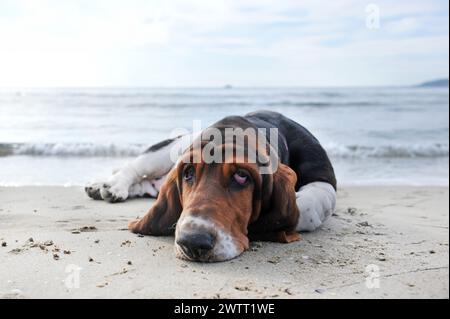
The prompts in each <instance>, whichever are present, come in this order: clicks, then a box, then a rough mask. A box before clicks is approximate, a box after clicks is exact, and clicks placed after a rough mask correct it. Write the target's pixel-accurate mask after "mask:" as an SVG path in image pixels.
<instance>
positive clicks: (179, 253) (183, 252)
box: [175, 243, 219, 262]
mask: <svg viewBox="0 0 450 319" xmlns="http://www.w3.org/2000/svg"><path fill="white" fill-rule="evenodd" d="M175 256H176V257H177V258H179V259H183V260H187V261H194V262H215V261H219V260H216V259H215V258H214V253H213V251H210V252H208V253H206V254H201V255H200V254H199V255H194V254H193V253H192V252H190V251H188V250H187V249H186V248H184V247H183V246H181V245H178V244H177V243H175Z"/></svg>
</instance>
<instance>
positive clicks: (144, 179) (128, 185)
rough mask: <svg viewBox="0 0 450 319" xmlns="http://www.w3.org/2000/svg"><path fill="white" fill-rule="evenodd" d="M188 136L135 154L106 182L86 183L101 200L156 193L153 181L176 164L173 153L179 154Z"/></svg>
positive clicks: (185, 146)
mask: <svg viewBox="0 0 450 319" xmlns="http://www.w3.org/2000/svg"><path fill="white" fill-rule="evenodd" d="M191 139H192V136H190V135H185V136H181V137H179V138H177V139H175V140H174V141H173V142H172V143H170V144H168V145H166V146H164V147H162V148H160V149H159V150H157V151H154V152H147V153H144V154H142V155H140V156H138V157H137V158H136V159H134V160H133V161H131V162H129V163H127V164H126V165H124V166H123V167H122V168H121V169H119V170H117V171H116V172H115V173H114V174H113V175H112V176H110V177H109V178H108V180H107V181H106V182H103V183H93V184H90V185H88V188H89V189H90V190H89V192H93V191H95V190H98V191H99V192H100V194H101V197H102V198H103V199H106V200H109V199H119V201H120V200H126V199H127V198H128V197H136V196H143V195H144V194H149V195H151V196H153V194H155V195H154V196H156V195H157V193H158V192H159V187H160V185H158V186H157V187H155V186H156V185H152V181H153V180H157V179H159V178H161V177H162V176H165V175H166V174H167V173H168V172H169V171H170V169H171V168H172V167H173V166H174V164H175V163H174V162H173V160H172V157H173V154H180V155H181V154H182V153H183V151H184V150H185V149H186V148H187V147H188V146H189V144H188V141H189V140H191ZM148 181H150V182H148ZM149 183H150V184H149ZM152 188H153V189H152ZM113 201H115V200H113Z"/></svg>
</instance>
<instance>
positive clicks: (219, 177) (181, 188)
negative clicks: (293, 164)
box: [130, 141, 299, 261]
mask: <svg viewBox="0 0 450 319" xmlns="http://www.w3.org/2000/svg"><path fill="white" fill-rule="evenodd" d="M206 147H208V143H205V141H202V142H201V143H200V147H199V148H195V147H191V148H190V149H188V150H187V151H186V152H185V153H184V154H183V156H182V157H181V158H180V159H179V161H178V163H177V164H176V165H175V167H174V168H173V169H172V170H171V171H170V173H169V175H168V177H167V179H166V182H165V183H164V185H163V186H162V188H161V191H160V194H159V196H158V198H157V200H156V202H155V204H154V205H153V207H152V208H151V210H150V212H149V213H148V214H147V215H146V216H145V217H144V218H143V219H141V220H139V221H135V222H132V223H130V229H131V230H132V231H133V232H137V233H144V234H152V235H168V234H171V233H173V232H175V250H176V255H177V257H179V258H183V259H188V260H195V261H223V260H228V259H232V258H234V257H236V256H238V255H239V254H241V253H242V252H243V251H244V250H246V249H248V247H249V238H250V239H258V240H270V241H278V242H290V241H294V240H298V238H299V236H298V234H297V233H296V232H294V228H295V226H296V224H297V221H298V219H299V211H298V208H297V205H296V197H295V184H296V181H297V177H296V174H295V172H294V171H293V170H292V169H290V168H289V167H288V166H286V165H283V164H281V163H277V164H278V165H277V169H276V170H275V171H273V172H271V173H264V174H263V173H261V165H262V164H260V163H259V162H258V161H250V160H249V156H248V154H249V153H248V152H243V154H238V153H239V152H237V151H236V150H237V149H238V148H239V145H236V142H235V141H234V142H231V143H228V142H226V141H224V142H223V143H221V144H220V145H218V146H217V145H216V148H215V152H216V153H217V152H220V153H222V155H223V156H222V161H220V162H218V161H214V160H213V161H211V159H208V160H206V159H205V148H206ZM229 150H231V152H228V151H229ZM246 150H248V147H246ZM208 152H209V150H208ZM256 152H259V154H258V156H259V158H261V156H263V157H265V158H266V159H268V158H269V157H268V154H267V148H266V147H263V148H261V147H260V148H258V147H257V149H256ZM227 154H228V155H227ZM195 159H199V160H197V161H196V160H195ZM265 166H267V162H266V163H265ZM175 224H176V227H174V225H175Z"/></svg>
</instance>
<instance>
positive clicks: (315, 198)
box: [296, 182, 336, 231]
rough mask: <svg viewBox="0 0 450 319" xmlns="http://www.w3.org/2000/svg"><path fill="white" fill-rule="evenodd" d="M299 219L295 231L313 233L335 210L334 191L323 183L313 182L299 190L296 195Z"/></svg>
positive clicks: (329, 185)
mask: <svg viewBox="0 0 450 319" xmlns="http://www.w3.org/2000/svg"><path fill="white" fill-rule="evenodd" d="M296 197H297V206H298V208H299V210H300V219H299V221H298V224H297V228H296V230H297V231H313V230H315V229H317V228H318V227H319V226H320V225H322V223H323V222H324V221H325V220H326V219H327V218H328V217H329V216H330V215H331V214H332V213H333V211H334V209H335V208H336V191H335V190H334V188H333V186H331V184H328V183H324V182H313V183H310V184H307V185H305V186H303V187H302V188H300V190H299V191H298V192H297V194H296Z"/></svg>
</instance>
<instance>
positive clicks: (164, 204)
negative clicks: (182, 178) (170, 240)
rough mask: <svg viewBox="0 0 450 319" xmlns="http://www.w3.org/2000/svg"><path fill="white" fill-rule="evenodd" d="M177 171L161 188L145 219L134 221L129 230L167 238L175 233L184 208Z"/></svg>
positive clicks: (171, 172)
mask: <svg viewBox="0 0 450 319" xmlns="http://www.w3.org/2000/svg"><path fill="white" fill-rule="evenodd" d="M177 175H178V173H177V169H176V168H173V169H172V170H171V171H170V172H169V175H168V176H167V178H166V181H165V182H164V184H163V185H162V186H161V190H160V192H159V195H158V198H157V199H156V202H155V203H154V204H153V206H152V208H150V211H149V212H148V213H147V215H145V216H144V217H143V218H141V219H139V220H135V221H132V222H130V223H129V224H128V229H129V230H131V231H132V232H133V233H139V234H143V235H154V236H167V235H171V234H173V233H174V231H175V224H176V222H177V221H178V218H179V217H180V214H181V211H182V206H181V202H180V193H179V191H178V186H177Z"/></svg>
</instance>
